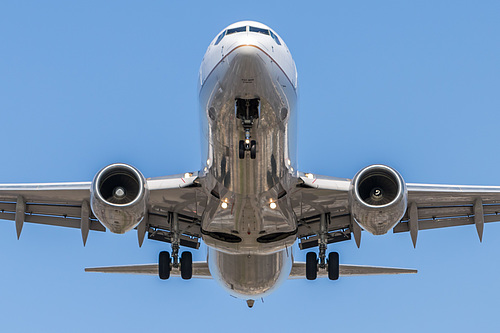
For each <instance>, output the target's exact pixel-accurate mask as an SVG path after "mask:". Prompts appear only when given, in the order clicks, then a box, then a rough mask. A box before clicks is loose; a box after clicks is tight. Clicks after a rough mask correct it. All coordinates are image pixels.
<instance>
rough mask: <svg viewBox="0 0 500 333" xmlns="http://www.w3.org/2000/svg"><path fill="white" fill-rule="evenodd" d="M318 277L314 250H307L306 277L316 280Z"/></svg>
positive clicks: (316, 258)
mask: <svg viewBox="0 0 500 333" xmlns="http://www.w3.org/2000/svg"><path fill="white" fill-rule="evenodd" d="M316 277H318V257H317V256H316V252H307V254H306V279H308V280H316Z"/></svg>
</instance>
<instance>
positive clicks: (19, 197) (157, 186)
mask: <svg viewBox="0 0 500 333" xmlns="http://www.w3.org/2000/svg"><path fill="white" fill-rule="evenodd" d="M197 179H198V175H197V173H194V174H193V173H187V174H183V175H173V176H167V177H159V178H150V179H147V180H146V181H147V184H148V188H149V201H148V204H147V206H148V209H149V214H148V215H147V217H146V218H145V219H143V221H142V222H141V224H140V225H139V226H138V227H137V229H138V237H139V244H140V245H141V244H142V240H143V239H144V236H145V233H146V232H148V237H149V238H151V239H155V240H160V241H166V242H168V241H169V240H170V238H169V236H166V235H168V234H169V233H168V230H169V226H170V224H169V221H170V220H169V218H171V214H172V213H178V214H179V224H180V229H181V232H182V236H181V245H186V246H190V247H194V248H197V247H198V246H199V241H198V238H200V237H201V234H200V231H199V222H198V217H199V216H200V214H201V212H203V209H204V207H203V206H202V203H203V202H204V201H203V194H202V193H201V191H199V189H198V187H199V185H198V184H197V183H196V181H197ZM90 191H91V182H71V183H69V182H68V183H44V184H0V219H2V220H11V221H15V225H16V231H17V236H18V238H19V236H20V234H21V230H22V228H23V224H24V222H29V223H38V224H45V225H54V226H61V227H68V228H76V229H81V233H82V238H83V243H84V245H85V243H86V240H87V235H88V232H89V230H94V231H106V228H105V227H104V226H103V225H102V224H101V223H100V222H99V221H98V220H97V218H96V217H95V216H94V215H93V213H92V210H91V209H90V196H91V192H90Z"/></svg>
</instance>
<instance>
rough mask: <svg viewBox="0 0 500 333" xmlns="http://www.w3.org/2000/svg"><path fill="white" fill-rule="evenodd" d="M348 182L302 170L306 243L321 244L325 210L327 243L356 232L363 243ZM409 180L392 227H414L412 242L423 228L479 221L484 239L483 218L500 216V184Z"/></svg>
mask: <svg viewBox="0 0 500 333" xmlns="http://www.w3.org/2000/svg"><path fill="white" fill-rule="evenodd" d="M350 184H351V180H350V179H345V178H333V177H327V176H317V175H314V176H311V175H310V174H301V175H300V184H299V185H298V187H297V190H296V192H295V193H294V194H293V198H292V200H293V205H294V207H295V214H296V215H297V217H298V219H299V230H298V236H299V238H300V239H301V241H300V244H299V245H300V247H301V248H302V249H306V248H310V247H314V246H317V245H318V239H319V237H318V234H319V221H320V217H319V216H320V214H324V213H328V214H329V216H330V220H329V221H328V222H329V223H328V234H327V241H328V243H334V242H339V241H345V240H349V239H351V235H353V236H354V238H355V240H356V243H357V244H358V246H359V244H360V237H361V228H360V227H359V225H358V224H357V223H355V222H354V221H353V219H352V218H351V213H350V206H349V202H348V201H349V193H348V192H349V187H350ZM406 186H407V190H408V208H407V210H406V213H405V214H404V216H403V218H402V219H401V220H400V222H399V223H398V224H396V226H395V227H394V228H393V232H394V233H400V232H410V233H411V238H412V241H413V244H414V246H415V244H416V240H417V234H418V231H419V230H427V229H437V228H446V227H454V226H462V225H475V226H476V229H477V232H478V235H479V238H480V240H481V239H482V234H483V226H484V223H489V222H498V221H500V214H499V213H500V186H460V185H432V184H413V183H408V184H406Z"/></svg>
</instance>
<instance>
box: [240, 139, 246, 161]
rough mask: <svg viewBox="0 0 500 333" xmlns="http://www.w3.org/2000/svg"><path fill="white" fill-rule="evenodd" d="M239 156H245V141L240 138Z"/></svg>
mask: <svg viewBox="0 0 500 333" xmlns="http://www.w3.org/2000/svg"><path fill="white" fill-rule="evenodd" d="M239 156H240V160H242V159H244V158H245V142H244V141H243V140H240V145H239Z"/></svg>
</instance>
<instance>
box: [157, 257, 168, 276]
mask: <svg viewBox="0 0 500 333" xmlns="http://www.w3.org/2000/svg"><path fill="white" fill-rule="evenodd" d="M158 274H159V275H160V279H162V280H166V279H168V278H169V277H170V253H168V252H167V251H162V252H160V256H159V258H158Z"/></svg>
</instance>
